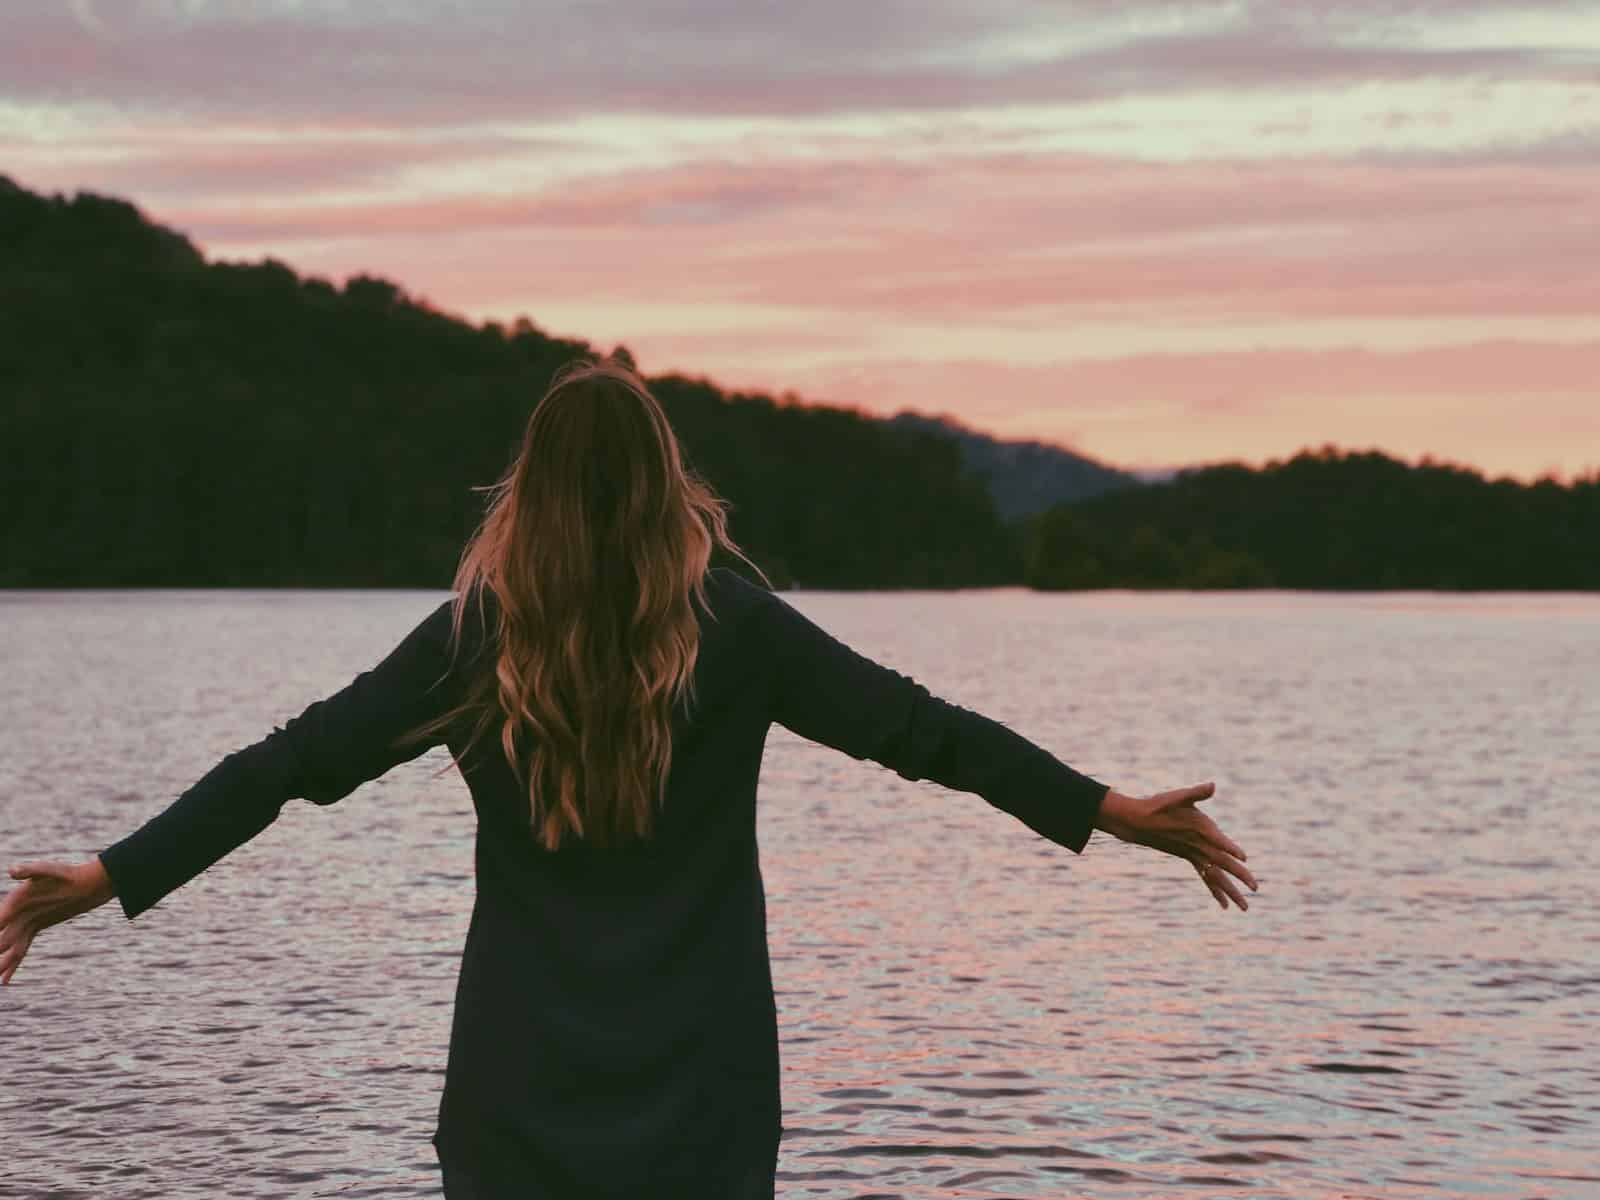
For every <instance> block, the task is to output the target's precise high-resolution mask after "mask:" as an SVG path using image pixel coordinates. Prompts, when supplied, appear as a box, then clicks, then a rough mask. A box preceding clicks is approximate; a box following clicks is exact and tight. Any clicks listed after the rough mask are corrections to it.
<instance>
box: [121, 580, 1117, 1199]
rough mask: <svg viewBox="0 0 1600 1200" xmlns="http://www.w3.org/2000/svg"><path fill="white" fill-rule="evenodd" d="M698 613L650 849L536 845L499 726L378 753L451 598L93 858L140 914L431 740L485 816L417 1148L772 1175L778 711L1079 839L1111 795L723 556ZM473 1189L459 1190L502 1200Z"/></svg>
mask: <svg viewBox="0 0 1600 1200" xmlns="http://www.w3.org/2000/svg"><path fill="white" fill-rule="evenodd" d="M485 602H486V603H488V602H492V597H491V598H486V600H485ZM707 603H708V607H709V609H710V613H709V614H708V615H707V616H702V619H701V622H700V623H701V628H702V631H703V632H702V641H701V650H700V657H699V660H698V662H697V664H696V668H695V688H696V702H695V703H694V705H693V706H692V707H691V706H690V705H689V704H688V703H687V701H685V702H684V703H683V704H680V706H679V708H678V710H677V712H675V714H674V730H673V755H674V758H673V765H672V772H671V776H670V778H669V780H668V788H667V795H666V801H665V806H664V809H663V811H662V813H661V815H660V817H659V818H658V821H657V831H656V836H655V837H654V838H653V839H652V840H650V841H647V842H636V843H633V844H631V845H628V846H625V847H622V848H614V849H609V850H602V849H597V848H594V847H591V846H587V845H585V844H584V843H582V842H581V841H570V840H569V842H568V843H566V844H564V845H563V847H562V848H561V849H559V850H557V851H554V852H551V851H547V850H545V849H543V848H542V847H540V846H539V845H538V843H537V842H536V841H535V840H534V838H533V835H532V833H531V832H530V830H529V828H528V820H527V797H526V794H525V792H524V791H523V790H522V788H521V787H520V786H519V784H518V783H517V781H516V778H515V776H514V774H513V773H512V771H511V770H510V768H509V766H508V765H507V764H506V762H505V760H504V757H503V755H502V753H501V751H500V743H499V739H498V737H497V736H494V734H493V733H491V734H490V735H488V736H485V737H484V738H483V739H482V740H481V741H480V742H479V743H478V745H477V746H475V747H474V748H473V749H472V750H471V752H469V753H467V754H466V755H465V756H463V754H462V747H463V746H464V743H465V739H466V735H467V733H468V732H469V730H470V726H471V721H470V719H463V720H462V721H461V722H459V723H458V726H459V727H452V729H450V730H448V731H446V732H445V733H443V734H441V735H439V736H438V737H437V738H436V739H435V740H434V741H433V742H423V743H416V744H413V745H411V746H409V747H407V748H405V749H399V750H397V749H394V748H392V747H391V741H392V739H393V738H394V737H395V736H396V735H397V734H399V733H400V732H401V731H403V730H405V729H408V728H410V727H412V726H413V725H415V724H418V723H420V722H422V721H423V720H425V719H426V718H428V717H429V716H432V715H435V714H438V713H440V712H442V711H444V709H445V708H446V707H447V706H448V705H450V704H451V703H452V702H453V701H454V700H455V699H457V698H458V697H459V696H460V695H461V694H462V693H461V690H460V689H461V687H462V686H463V684H462V681H463V679H464V678H466V676H467V673H468V672H469V671H471V670H474V669H479V668H480V667H481V665H482V663H483V661H484V659H485V657H486V656H485V655H484V653H483V651H484V650H485V648H486V646H487V643H486V641H485V640H484V638H483V634H482V629H483V628H484V626H483V625H482V624H481V623H480V620H479V617H480V615H483V614H480V613H479V612H476V611H471V610H469V612H468V613H467V614H466V620H465V622H464V631H463V642H464V644H463V645H462V646H461V647H460V651H461V653H460V654H459V655H458V656H457V658H456V661H455V663H454V665H453V666H452V662H451V647H450V644H449V641H450V615H451V614H450V602H449V601H446V602H444V603H442V604H441V605H440V606H439V607H438V608H436V609H435V610H434V611H433V612H432V613H431V614H430V615H429V616H428V617H427V618H426V619H424V620H423V621H422V623H421V624H419V625H418V626H417V627H416V628H415V629H413V630H412V631H411V632H410V633H409V634H407V635H406V637H405V638H404V640H402V641H401V642H400V644H399V645H398V646H396V647H395V649H394V650H393V651H391V652H390V653H389V655H388V656H387V657H386V658H385V659H384V660H383V661H382V662H381V663H379V664H378V665H377V666H375V667H373V668H372V669H370V670H368V671H365V672H363V673H362V674H360V675H358V676H357V677H356V678H355V679H354V680H353V681H352V682H351V683H350V684H349V685H348V686H347V687H345V688H344V689H343V690H341V691H339V692H337V693H335V694H334V695H332V696H329V697H328V698H327V699H324V700H320V701H318V702H316V703H314V704H312V705H310V706H309V707H308V708H307V709H306V710H305V711H304V712H303V713H301V714H300V715H299V716H298V717H295V718H293V719H291V720H289V721H288V723H287V724H285V725H283V726H281V727H275V728H274V729H273V731H272V733H270V734H269V735H268V736H267V737H265V738H264V739H262V740H261V741H259V742H257V743H255V744H254V745H251V746H247V747H245V748H243V749H241V750H237V751H235V752H233V753H231V754H229V755H227V756H226V757H225V758H223V759H222V760H221V761H220V762H219V763H218V764H217V765H216V766H215V767H213V768H212V769H211V770H210V771H209V772H208V773H207V774H206V775H205V776H204V777H203V778H201V779H200V780H199V782H197V783H196V784H194V786H192V787H191V788H189V789H188V790H187V791H186V792H184V793H183V795H182V796H180V797H179V798H178V799H177V800H176V801H175V802H174V803H173V804H172V805H171V806H170V807H169V808H168V809H167V810H166V811H165V812H162V813H160V814H159V815H157V816H155V817H154V818H153V819H151V820H150V821H149V822H148V823H147V824H145V825H144V826H143V827H142V828H140V829H138V830H136V831H135V832H134V833H132V834H130V835H129V836H128V837H126V838H124V839H122V840H121V841H119V842H117V843H116V844H115V845H113V846H111V847H109V848H107V849H106V850H105V851H103V852H102V853H101V855H100V857H101V860H102V861H103V863H104V864H105V868H106V871H107V872H108V874H109V875H110V876H111V879H112V881H113V882H114V884H115V886H116V891H117V897H118V900H119V902H120V903H121V905H122V908H123V910H124V911H125V913H126V914H127V916H128V917H129V918H130V919H131V918H134V917H137V916H138V915H139V914H141V913H143V912H144V911H146V910H147V909H149V908H150V907H151V906H152V905H154V904H155V903H157V902H158V901H159V900H160V899H161V898H162V897H164V896H166V895H167V894H168V893H169V892H171V891H172V890H173V889H175V888H177V887H179V886H180V885H181V884H183V883H185V882H186V881H188V880H189V879H192V878H193V877H194V876H196V875H197V874H199V873H200V872H201V871H204V870H205V869H206V868H207V867H208V866H210V865H211V864H212V863H215V862H216V861H217V860H218V859H220V858H222V857H223V855H225V854H227V853H228V852H229V851H230V850H232V849H234V848H235V847H237V846H239V845H241V844H242V843H244V842H245V841H247V840H248V839H250V838H251V837H253V836H255V835H256V834H258V833H260V832H261V831H262V830H264V829H265V828H266V827H267V826H268V825H270V824H271V823H272V822H273V820H274V819H276V817H277V816H278V814H279V812H280V810H281V809H282V806H283V804H284V802H285V801H287V800H290V799H295V798H303V799H306V800H310V801H311V802H312V803H314V804H319V805H327V804H332V803H334V802H335V801H337V800H339V799H341V798H343V797H345V796H347V795H349V794H350V793H351V792H352V791H354V790H355V789H356V788H357V787H359V786H360V785H361V784H362V783H363V782H365V781H367V780H370V779H375V778H377V777H378V776H380V775H382V774H383V773H384V772H386V771H388V770H389V769H390V768H391V767H394V766H396V765H397V764H399V763H401V762H404V761H407V760H409V759H413V758H416V757H417V756H418V755H420V754H421V753H423V751H424V750H426V749H428V748H429V746H430V745H439V744H445V745H448V746H449V748H450V750H451V752H452V754H454V755H455V757H456V760H457V763H458V765H459V767H460V769H461V772H462V776H463V778H464V779H465V780H466V782H467V784H468V787H469V789H470V790H471V794H472V800H473V805H474V807H475V809H476V811H477V817H478V828H477V838H476V847H475V864H476V872H477V896H476V901H475V904H474V907H473V911H472V918H471V923H470V926H469V929H468V934H467V942H466V949H465V952H464V956H463V959H462V964H461V972H460V977H459V981H458V985H457V992H456V1007H455V1019H454V1025H453V1029H452V1033H451V1040H450V1055H449V1066H448V1070H447V1072H446V1078H445V1085H444V1094H443V1097H442V1102H441V1105H440V1111H439V1122H438V1129H437V1132H436V1133H435V1135H434V1138H433V1141H434V1144H435V1146H436V1147H437V1149H438V1152H439V1156H440V1158H441V1160H442V1162H443V1163H444V1166H445V1170H446V1186H447V1189H448V1188H449V1186H450V1184H451V1177H452V1176H451V1173H452V1171H453V1172H454V1173H455V1179H456V1180H462V1179H464V1177H465V1175H466V1174H467V1173H468V1172H471V1173H473V1174H475V1175H476V1176H478V1177H479V1178H480V1179H487V1180H489V1181H491V1182H492V1183H494V1184H498V1185H499V1186H500V1187H502V1188H503V1189H504V1191H503V1194H504V1195H506V1196H512V1195H515V1196H517V1197H530V1196H540V1195H545V1194H550V1195H559V1196H563V1197H565V1196H569V1195H575V1194H586V1193H585V1191H584V1189H585V1188H588V1189H595V1190H594V1192H593V1194H596V1195H607V1196H609V1195H616V1196H624V1195H628V1196H639V1195H647V1194H659V1193H660V1192H661V1190H662V1189H663V1188H664V1187H666V1186H667V1185H668V1184H669V1183H670V1181H672V1180H673V1179H675V1178H680V1177H681V1179H682V1180H683V1183H684V1185H685V1186H686V1187H691V1188H692V1190H693V1191H694V1193H695V1194H697V1195H700V1196H705V1197H712V1196H716V1195H718V1194H719V1192H718V1190H717V1186H716V1184H717V1181H718V1180H719V1179H721V1178H722V1176H721V1175H720V1174H719V1172H722V1171H724V1170H725V1171H726V1173H727V1174H726V1177H727V1179H728V1180H730V1181H731V1180H733V1179H734V1178H739V1179H748V1178H752V1177H753V1178H757V1179H765V1178H770V1173H771V1170H772V1164H773V1162H774V1160H775V1157H776V1151H777V1143H778V1138H779V1135H780V1133H781V1130H782V1123H781V1110H780V1104H779V1089H778V1078H779V1076H778V1067H779V1061H778V1035H777V1014H776V1008H775V1004H774V998H773V990H772V976H771V968H770V963H769V960H768V956H767V942H766V907H765V894H764V891H763V888H762V881H761V870H760V866H759V861H758V854H757V846H756V783H757V777H758V774H759V771H760V766H761V758H762V752H763V749H764V745H765V741H766V736H767V731H768V729H769V727H770V725H771V723H772V722H774V721H776V722H778V723H779V724H781V725H783V726H784V727H785V728H787V729H789V730H791V731H792V732H794V733H796V734H798V735H800V736H802V737H805V738H808V739H810V740H812V741H815V742H818V743H821V744H823V745H826V746H830V747H833V748H834V749H837V750H840V751H842V752H844V753H845V754H848V755H850V756H851V757H853V758H857V759H870V760H872V761H874V762H877V763H880V764H882V765H883V766H885V767H888V768H890V769H892V770H894V771H895V772H896V773H898V774H899V775H901V776H902V777H904V778H906V779H909V780H931V781H933V782H935V783H939V784H942V785H943V786H945V787H947V788H952V789H955V790H957V791H964V792H972V793H976V794H977V795H979V796H982V797H983V798H984V799H985V800H987V801H988V802H989V803H990V804H992V805H994V806H995V807H996V808H998V809H1001V810H1002V811H1004V812H1008V813H1010V814H1012V815H1013V816H1015V817H1016V818H1018V819H1019V820H1021V821H1022V822H1023V823H1025V824H1026V825H1027V826H1028V827H1029V828H1031V829H1032V830H1034V831H1035V832H1036V833H1038V834H1040V835H1042V836H1043V837H1045V838H1048V839H1049V840H1051V841H1052V842H1056V843H1058V844H1060V845H1063V846H1066V847H1068V848H1069V849H1071V850H1072V851H1073V852H1074V853H1082V851H1083V849H1084V847H1085V845H1086V844H1087V842H1088V840H1089V835H1090V833H1091V831H1092V830H1093V828H1094V824H1095V820H1096V817H1097V815H1098V812H1099V806H1100V802H1101V800H1102V799H1103V797H1104V795H1105V792H1106V785H1104V784H1102V783H1099V782H1097V781H1096V780H1094V779H1092V778H1089V777H1088V776H1085V775H1083V774H1081V773H1079V772H1077V771H1075V770H1074V769H1072V768H1071V767H1069V766H1067V765H1066V764H1065V763H1063V762H1061V761H1060V760H1058V759H1057V758H1056V757H1054V756H1053V755H1052V754H1050V753H1049V752H1047V751H1046V750H1044V749H1042V748H1041V747H1039V746H1037V745H1035V744H1034V743H1033V742H1031V741H1029V740H1028V739H1026V738H1024V737H1023V736H1021V735H1020V734H1018V733H1016V732H1015V731H1013V730H1012V729H1010V728H1008V727H1007V726H1005V725H1003V724H1001V723H1000V722H998V721H995V720H992V719H990V718H988V717H985V716H982V715H981V714H979V713H976V712H973V711H971V710H969V709H965V708H962V707H960V706H959V705H955V704H951V703H949V702H947V701H944V700H942V699H940V698H938V697H936V696H934V695H932V694H930V693H929V691H928V690H927V689H926V688H925V687H924V686H922V685H921V684H920V683H917V682H916V681H915V680H913V679H912V678H910V677H908V676H906V675H903V674H900V673H899V672H897V671H894V670H891V669H889V668H888V667H885V666H882V665H880V664H878V663H876V662H874V661H872V660H871V659H868V658H866V657H864V656H862V655H861V654H859V653H857V652H856V651H855V650H853V649H852V648H850V647H849V646H847V645H845V644H844V643H842V642H840V641H839V640H837V639H836V638H834V637H833V636H831V635H830V634H829V633H827V632H826V631H825V630H823V629H822V628H821V627H819V626H818V625H816V624H815V623H813V622H812V621H811V620H810V619H809V618H807V617H806V616H804V615H803V614H802V613H800V612H799V611H798V610H797V609H795V608H794V607H793V606H792V605H790V604H789V603H788V602H786V601H785V600H784V599H783V598H782V597H780V596H779V595H777V594H775V593H773V592H769V591H768V590H766V589H765V588H763V587H761V586H759V585H757V584H755V583H752V582H750V581H748V580H746V579H744V578H743V577H742V576H740V575H738V574H736V573H734V572H733V571H731V570H728V569H725V568H721V567H718V568H714V569H713V570H712V571H711V572H710V573H709V575H708V580H707ZM708 617H709V619H708ZM580 1181H581V1182H580ZM480 1186H482V1187H483V1188H484V1190H482V1191H478V1192H474V1193H472V1194H473V1195H495V1194H502V1193H497V1192H495V1191H494V1190H493V1187H492V1186H486V1185H481V1184H480ZM458 1194H459V1193H458Z"/></svg>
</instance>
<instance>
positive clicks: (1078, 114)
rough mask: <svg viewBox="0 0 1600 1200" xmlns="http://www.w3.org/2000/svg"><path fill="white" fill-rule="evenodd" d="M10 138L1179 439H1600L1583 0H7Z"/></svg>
mask: <svg viewBox="0 0 1600 1200" xmlns="http://www.w3.org/2000/svg"><path fill="white" fill-rule="evenodd" d="M5 26H6V29H5V36H4V37H3V38H0V172H4V173H6V174H9V175H11V176H12V178H14V179H15V180H16V181H17V182H18V183H20V184H22V185H23V186H25V187H30V188H33V189H35V190H40V191H66V192H71V191H77V190H80V189H81V190H89V191H96V192H102V193H108V194H114V195H119V196H122V197H125V198H127V199H129V200H132V201H133V202H134V203H136V204H138V205H139V206H140V208H142V209H143V210H144V211H145V212H146V213H147V214H148V215H149V216H150V217H151V218H153V219H155V220H158V221H161V222H163V223H166V224H170V225H173V226H175V227H177V228H179V229H180V230H182V231H183V232H185V233H187V234H188V235H189V236H190V237H192V238H193V239H194V240H195V241H196V243H197V244H198V245H200V246H201V247H202V248H203V249H204V250H205V251H206V252H207V253H208V254H210V255H212V256H215V257H221V258H230V259H255V258H260V257H262V256H268V255H270V256H272V257H275V258H278V259H281V260H283V261H285V262H287V263H289V264H290V265H291V266H293V267H295V268H296V269H298V270H300V271H302V272H304V273H309V274H315V275H323V276H327V277H331V278H334V279H343V278H344V277H346V276H348V275H350V274H353V273H356V272H361V271H367V272H372V273H376V274H380V275H383V276H386V277H388V278H390V279H393V280H394V281H396V282H397V283H399V284H400V285H401V286H403V287H404V288H406V289H407V290H408V291H409V292H411V293H412V294H413V295H416V296H419V297H421V298H424V299H426V300H427V301H429V302H431V303H433V304H434V305H436V306H438V307H440V308H443V309H446V310H449V311H452V312H456V313H460V314H462V315H464V316H467V317H470V318H473V319H478V320H483V319H491V318H492V319H498V320H503V321H509V320H511V319H513V318H515V317H517V316H519V315H526V316H528V317H529V319H531V320H532V321H533V322H534V323H535V324H536V325H537V326H539V327H540V328H542V329H544V330H546V331H548V332H550V333H552V334H557V335H561V336H568V337H580V338H585V339H588V340H590V341H592V342H594V343H595V344H597V345H599V346H601V347H603V348H609V347H610V346H612V345H615V344H617V343H622V344H626V345H627V346H628V347H629V348H630V349H631V350H632V351H633V353H634V355H635V357H636V358H637V359H638V361H639V364H640V366H641V368H642V369H643V370H644V371H645V372H646V373H647V374H661V373H665V372H668V371H681V372H684V373H687V374H691V375H705V376H709V377H710V378H711V379H713V380H714V381H716V382H717V383H719V384H721V385H724V386H726V387H731V388H739V389H758V390H763V391H768V392H771V393H773V394H778V393H782V392H794V393H796V394H798V395H799V396H800V397H801V398H802V399H804V400H807V401H811V402H817V403H831V404H845V405H851V406H855V407H857V408H860V409H862V410H865V411H867V412H871V413H879V414H889V413H893V412H896V411H899V410H900V409H903V408H912V409H916V410H919V411H922V412H928V413H947V414H949V415H951V416H954V417H956V418H957V419H959V420H962V421H964V422H966V423H968V424H970V425H973V426H975V427H977V428H980V429H983V430H986V431H989V432H992V433H994V434H996V435H999V436H1002V437H1032V438H1039V439H1042V440H1046V441H1054V442H1058V443H1060V444H1063V445H1067V446H1070V447H1072V448H1074V449H1077V450H1079V451H1081V452H1083V453H1086V454H1089V455H1092V456H1093V457H1096V458H1099V459H1101V460H1103V461H1106V462H1109V463H1112V464H1115V465H1119V466H1127V467H1133V468H1155V467H1161V466H1170V465H1176V464H1186V463H1196V462H1205V461H1214V460H1217V459H1223V458H1234V459H1243V460H1245V461H1250V462H1261V461H1264V460H1266V459H1268V458H1281V457H1285V456H1287V455H1290V454H1292V453H1293V452H1294V451H1296V450H1297V449H1299V448H1301V447H1303V446H1319V445H1322V444H1324V443H1330V442H1331V443H1334V444H1336V445H1340V446H1345V447H1349V448H1352V449H1358V448H1359V449H1365V448H1377V449H1381V450H1384V451H1386V452H1388V453H1391V454H1394V455H1397V456H1399V457H1402V458H1405V459H1407V460H1408V461H1416V459H1418V458H1419V457H1420V456H1421V455H1423V454H1424V453H1427V454H1431V455H1433V456H1434V457H1435V458H1441V459H1447V460H1452V461H1456V462H1461V463H1467V464H1470V465H1473V466H1476V467H1478V468H1480V469H1482V470H1484V471H1485V472H1487V473H1489V474H1492V475H1500V474H1509V475H1514V476H1517V477H1520V478H1524V479H1531V478H1533V477H1535V476H1536V475H1539V474H1542V473H1553V474H1555V475H1557V476H1558V477H1561V478H1570V477H1571V476H1573V475H1575V474H1577V473H1579V472H1583V471H1586V470H1589V469H1591V468H1595V467H1600V229H1597V226H1600V219H1597V213H1600V135H1597V129H1600V3H1583V4H1576V3H1546V4H1522V5H1506V4H1489V3H1475V2H1473V0H1448V2H1436V3H1421V4H1407V3H1396V2H1385V3H1370V2H1365V0H1342V2H1340V3H1337V4H1333V3H1319V4H1307V3H1302V2H1300V0H1261V2H1256V3H1248V2H1246V3H1219V4H1204V3H1200V4H1165V3H1135V2H1129V0H1116V2H1112V0H1099V2H1094V3H1081V4H1071V3H1042V2H1037V0H1036V2H1022V0H883V2H879V0H849V2H843V3H842V2H839V0H804V2H800V3H758V2H756V0H613V2H609V3H582V4H572V3H553V2H552V3H517V2H511V0H472V2H470V3H469V2H468V0H456V2H453V3H445V2H435V3H410V4H364V3H356V2H354V0H233V2H226V3H223V2H211V0H68V2H61V0H12V2H10V3H8V4H7V5H6V21H5Z"/></svg>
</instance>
